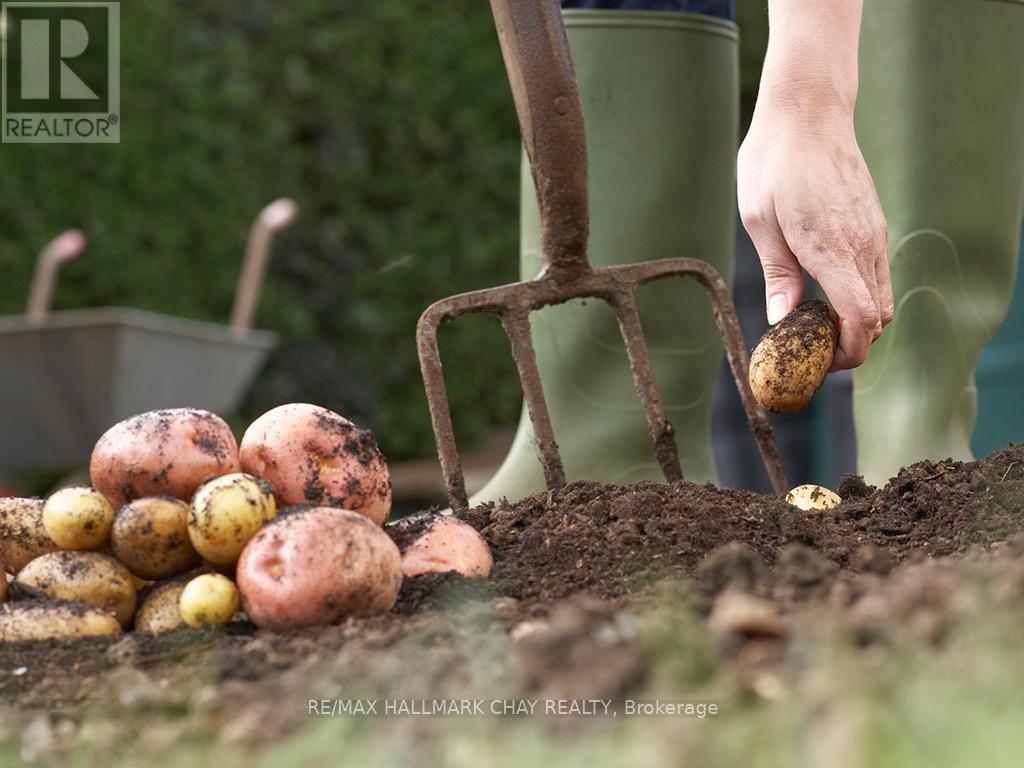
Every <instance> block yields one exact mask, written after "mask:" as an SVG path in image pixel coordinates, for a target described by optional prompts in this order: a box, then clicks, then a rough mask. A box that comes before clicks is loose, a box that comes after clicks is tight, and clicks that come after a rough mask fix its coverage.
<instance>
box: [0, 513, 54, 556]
mask: <svg viewBox="0 0 1024 768" xmlns="http://www.w3.org/2000/svg"><path fill="white" fill-rule="evenodd" d="M44 503H45V502H44V501H43V500H42V499H15V498H0V562H3V564H4V567H5V568H7V571H8V573H14V574H16V573H17V572H18V571H20V570H21V569H22V568H24V567H25V565H26V564H28V562H29V561H31V560H35V559H36V558H37V557H39V556H40V555H45V554H46V553H47V552H55V551H56V550H57V549H58V547H57V545H56V544H55V543H54V541H53V539H51V538H50V535H49V534H48V533H47V532H46V528H44V527H43V504H44Z"/></svg>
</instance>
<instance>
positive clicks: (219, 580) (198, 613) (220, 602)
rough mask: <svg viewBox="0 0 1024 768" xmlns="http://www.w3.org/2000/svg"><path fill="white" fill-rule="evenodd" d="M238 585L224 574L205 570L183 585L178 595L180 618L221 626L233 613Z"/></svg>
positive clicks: (193, 624)
mask: <svg viewBox="0 0 1024 768" xmlns="http://www.w3.org/2000/svg"><path fill="white" fill-rule="evenodd" d="M239 604H240V598H239V595H238V587H236V586H235V582H233V581H232V580H231V579H229V578H228V577H227V576H222V575H221V574H219V573H204V574H202V575H201V576H196V577H195V578H194V579H192V581H190V582H189V583H188V584H186V585H185V588H184V589H183V590H182V591H181V595H180V597H179V598H178V610H179V611H180V613H181V618H182V620H183V621H184V622H185V623H186V624H188V625H189V626H190V627H194V628H196V629H198V628H199V627H203V626H214V627H223V626H224V625H225V624H227V623H228V622H230V621H231V619H232V618H233V617H234V615H235V614H236V613H238V606H239Z"/></svg>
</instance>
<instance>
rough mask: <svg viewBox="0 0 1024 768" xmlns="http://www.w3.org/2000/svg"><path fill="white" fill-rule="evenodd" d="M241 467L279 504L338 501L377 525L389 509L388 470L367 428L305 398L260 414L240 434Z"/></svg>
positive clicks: (328, 504)
mask: <svg viewBox="0 0 1024 768" xmlns="http://www.w3.org/2000/svg"><path fill="white" fill-rule="evenodd" d="M240 456H241V462H242V469H243V471H245V472H249V473H250V474H253V475H256V476H258V477H262V478H264V479H266V480H267V481H269V482H270V484H271V485H272V486H274V493H275V495H276V496H277V502H278V504H279V505H280V506H282V507H286V506H289V505H293V504H303V503H307V504H316V505H319V506H330V507H341V508H342V509H348V510H351V511H353V512H358V513H359V514H361V515H364V516H365V517H367V518H369V519H370V520H373V522H375V523H377V524H378V525H382V524H383V523H384V521H385V520H387V517H388V513H389V512H390V511H391V476H390V474H389V472H388V465H387V462H386V461H385V459H384V456H383V454H381V452H380V449H379V448H378V447H377V443H376V441H375V440H374V439H373V434H372V433H371V432H369V431H368V430H364V429H360V428H359V427H357V426H356V425H355V424H353V423H352V422H351V421H349V420H348V419H345V418H342V417H341V416H339V415H338V414H336V413H334V412H333V411H329V410H327V409H326V408H320V407H319V406H316V405H309V404H306V403H292V404H290V405H282V406H280V407H278V408H274V409H273V410H271V411H268V412H267V413H265V414H263V415H262V416H260V417H259V418H258V419H256V421H254V422H253V423H252V424H251V425H250V426H249V428H248V429H247V430H246V431H245V434H244V435H243V436H242V445H241V449H240Z"/></svg>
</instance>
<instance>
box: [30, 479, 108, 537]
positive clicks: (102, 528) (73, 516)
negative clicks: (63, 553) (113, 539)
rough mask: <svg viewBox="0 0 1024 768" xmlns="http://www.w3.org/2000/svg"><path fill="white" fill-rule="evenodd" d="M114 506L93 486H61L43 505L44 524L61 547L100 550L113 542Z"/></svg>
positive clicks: (47, 531)
mask: <svg viewBox="0 0 1024 768" xmlns="http://www.w3.org/2000/svg"><path fill="white" fill-rule="evenodd" d="M113 522H114V508H113V507H112V506H111V505H110V502H109V501H107V497H106V496H104V495H103V494H102V493H100V492H99V491H97V490H95V489H93V488H86V487H85V486H80V485H76V486H72V487H70V488H61V489H60V490H59V491H57V492H56V493H54V494H52V495H51V496H50V497H49V498H48V499H47V500H46V503H45V504H44V505H43V527H44V528H45V529H46V533H47V534H48V535H49V537H50V538H51V539H52V540H53V542H54V543H55V544H56V545H57V546H58V547H60V548H61V549H74V550H96V549H103V548H104V547H106V546H107V544H109V543H110V526H111V525H112V524H113Z"/></svg>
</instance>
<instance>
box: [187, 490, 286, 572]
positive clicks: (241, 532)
mask: <svg viewBox="0 0 1024 768" xmlns="http://www.w3.org/2000/svg"><path fill="white" fill-rule="evenodd" d="M276 512H277V503H276V502H275V500H274V490H273V488H271V487H270V484H269V483H267V482H266V481H265V480H260V479H259V478H257V477H253V476H252V475H246V474H243V473H241V472H239V473H236V474H232V475H225V476H224V477H218V478H216V479H214V480H211V481H210V482H208V483H205V484H204V485H202V486H200V488H199V490H198V491H196V495H195V497H193V499H192V507H191V510H190V511H189V515H188V535H189V538H190V539H191V541H192V546H194V547H195V549H196V551H197V552H198V553H199V554H200V555H202V556H203V557H204V558H206V560H207V561H209V562H210V563H212V564H213V565H218V566H224V565H234V564H235V563H236V562H238V556H239V555H241V554H242V549H244V548H245V545H246V544H247V543H248V541H249V539H251V538H252V537H253V536H254V535H255V534H256V531H258V530H259V529H260V526H261V525H263V524H264V523H265V522H267V520H270V519H271V518H272V517H273V516H274V514H275V513H276Z"/></svg>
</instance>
